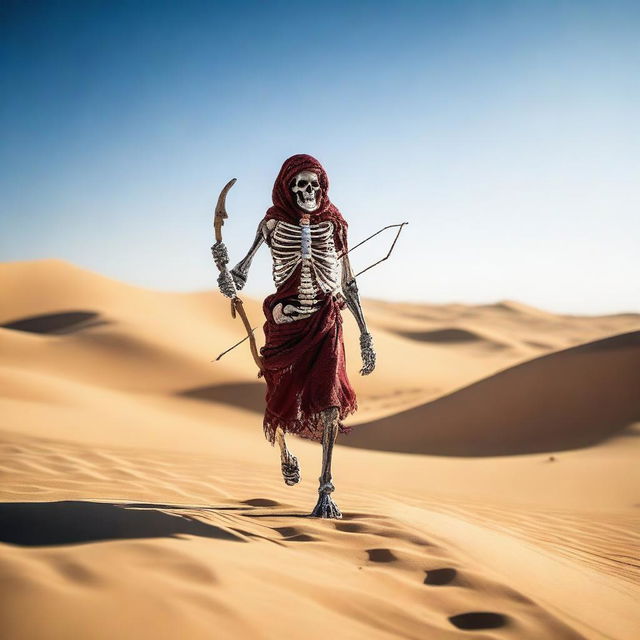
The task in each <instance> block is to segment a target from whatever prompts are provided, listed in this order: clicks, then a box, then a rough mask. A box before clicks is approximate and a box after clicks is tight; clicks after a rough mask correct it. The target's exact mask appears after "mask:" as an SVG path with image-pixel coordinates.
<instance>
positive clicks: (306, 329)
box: [261, 154, 357, 443]
mask: <svg viewBox="0 0 640 640" xmlns="http://www.w3.org/2000/svg"><path fill="white" fill-rule="evenodd" d="M301 171H314V172H315V173H316V174H317V175H318V178H319V182H320V186H321V188H322V201H321V204H320V207H319V208H318V209H317V210H316V211H315V212H313V213H311V214H310V218H311V224H315V223H316V222H321V221H324V220H331V221H332V222H333V223H334V242H335V244H336V249H337V251H338V252H340V251H342V250H346V248H347V245H346V229H347V223H346V222H345V221H344V219H343V217H342V215H341V214H340V212H339V211H338V209H337V208H336V207H335V206H334V205H333V204H332V203H331V201H330V200H329V194H328V189H329V181H328V178H327V174H326V173H325V171H324V169H323V168H322V165H321V164H320V163H319V162H318V161H317V160H316V159H315V158H313V157H311V156H308V155H304V154H301V155H296V156H292V157H291V158H289V159H288V160H286V161H285V163H284V164H283V165H282V169H281V170H280V173H279V174H278V177H277V178H276V182H275V184H274V187H273V205H274V206H273V207H271V208H270V209H269V210H268V211H267V214H266V216H265V219H267V220H268V219H275V220H281V221H286V222H290V223H292V224H298V222H299V220H300V217H301V216H302V215H303V213H305V212H303V211H302V210H301V209H299V208H298V207H297V205H296V204H295V200H294V197H293V193H292V192H291V191H290V183H291V180H292V179H293V177H294V176H295V175H296V174H297V173H300V172H301ZM300 270H301V266H300V265H298V267H297V268H296V270H295V271H294V272H293V273H292V275H291V276H290V277H289V279H288V280H287V281H286V282H285V283H284V284H283V285H282V286H281V287H280V289H278V290H277V291H276V292H275V293H274V294H272V295H270V296H269V297H267V298H266V300H265V301H264V305H263V311H264V314H265V318H266V322H265V324H264V334H265V346H264V347H262V349H261V354H262V358H263V366H264V378H265V381H266V383H267V394H266V402H267V406H266V410H265V415H264V423H263V424H264V432H265V436H266V437H267V439H268V440H269V441H270V442H272V443H273V442H274V441H275V432H276V429H277V428H278V427H281V428H282V429H283V431H285V432H286V433H295V434H297V435H300V436H302V437H305V438H310V439H313V440H321V439H322V431H323V427H322V422H321V419H320V413H321V411H323V410H324V409H328V408H329V407H338V410H339V414H340V419H341V420H343V419H344V418H346V417H347V415H349V414H350V413H353V412H354V411H356V409H357V401H356V395H355V392H354V390H353V388H352V386H351V384H350V383H349V379H348V377H347V372H346V361H345V352H344V343H343V338H342V316H341V309H342V308H344V301H343V300H342V299H341V298H340V299H339V298H336V296H335V295H327V294H325V295H324V296H323V297H320V305H319V309H318V310H317V311H316V312H315V313H313V314H311V315H310V316H309V317H308V318H306V319H304V320H296V321H294V322H289V323H285V324H277V323H276V322H275V321H274V319H273V308H274V307H275V306H276V305H277V304H278V303H283V305H286V304H287V303H288V302H290V301H292V299H295V297H296V295H297V293H298V286H299V284H300ZM340 431H341V432H342V433H346V432H348V431H349V429H348V428H347V427H345V426H344V425H342V423H341V424H340Z"/></svg>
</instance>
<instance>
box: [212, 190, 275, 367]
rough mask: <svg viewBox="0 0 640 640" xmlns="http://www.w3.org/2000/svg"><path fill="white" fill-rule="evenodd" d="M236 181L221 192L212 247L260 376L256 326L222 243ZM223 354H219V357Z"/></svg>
mask: <svg viewBox="0 0 640 640" xmlns="http://www.w3.org/2000/svg"><path fill="white" fill-rule="evenodd" d="M235 183H236V178H232V179H231V180H229V182H227V184H226V185H225V186H224V188H223V189H222V191H221V192H220V196H219V197H218V202H217V204H216V210H215V216H214V218H213V229H214V232H215V238H216V244H215V245H214V246H213V247H212V251H213V257H214V260H215V262H216V266H217V267H218V270H219V271H220V277H221V278H222V281H223V282H224V283H225V288H226V291H225V295H228V297H229V298H231V317H232V318H235V317H236V315H239V316H240V319H241V320H242V324H243V325H244V328H245V330H246V332H247V337H246V338H244V339H243V340H242V342H244V340H247V339H248V340H249V344H250V346H251V355H252V356H253V359H254V361H255V363H256V365H257V366H258V369H259V373H258V377H260V376H261V375H262V373H263V371H264V366H263V364H262V358H261V357H260V354H259V353H258V345H257V344H256V339H255V336H254V335H253V332H254V331H255V327H254V328H253V329H252V328H251V323H250V322H249V318H247V312H246V311H245V310H244V304H243V302H242V300H241V299H240V297H239V296H238V291H237V289H236V286H235V283H234V282H233V278H232V277H231V274H230V273H229V271H228V270H227V263H228V262H229V256H228V255H227V252H226V250H225V249H224V245H223V244H222V226H223V225H224V221H225V220H226V219H227V218H228V217H229V215H228V214H227V208H226V200H227V193H229V189H231V187H233V185H234V184H235ZM222 355H223V354H220V356H218V358H216V359H219V358H220V357H221V356H222Z"/></svg>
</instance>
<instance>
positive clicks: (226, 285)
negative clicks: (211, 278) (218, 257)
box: [218, 269, 236, 299]
mask: <svg viewBox="0 0 640 640" xmlns="http://www.w3.org/2000/svg"><path fill="white" fill-rule="evenodd" d="M218 289H220V293H222V295H223V296H225V297H227V298H232V299H233V298H235V297H236V286H235V284H234V283H233V278H232V277H231V275H230V274H229V272H228V271H227V270H226V269H223V270H222V271H220V275H219V276H218Z"/></svg>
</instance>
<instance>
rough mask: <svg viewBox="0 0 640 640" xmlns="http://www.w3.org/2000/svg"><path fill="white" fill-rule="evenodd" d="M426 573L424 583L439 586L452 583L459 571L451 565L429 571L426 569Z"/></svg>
mask: <svg viewBox="0 0 640 640" xmlns="http://www.w3.org/2000/svg"><path fill="white" fill-rule="evenodd" d="M425 573H426V574H427V575H426V576H425V578H424V584H428V585H431V586H437V587H441V586H444V585H447V584H451V583H452V582H453V581H454V580H455V579H456V577H457V576H458V572H457V571H456V570H455V569H452V568H451V567H445V568H443V569H431V570H429V571H425Z"/></svg>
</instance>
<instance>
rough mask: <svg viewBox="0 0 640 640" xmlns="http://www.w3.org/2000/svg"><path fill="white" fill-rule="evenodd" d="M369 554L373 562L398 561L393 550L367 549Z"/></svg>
mask: <svg viewBox="0 0 640 640" xmlns="http://www.w3.org/2000/svg"><path fill="white" fill-rule="evenodd" d="M367 553H368V554H369V560H370V561H371V562H394V561H395V560H397V559H398V558H396V556H395V555H393V552H392V551H391V549H367Z"/></svg>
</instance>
